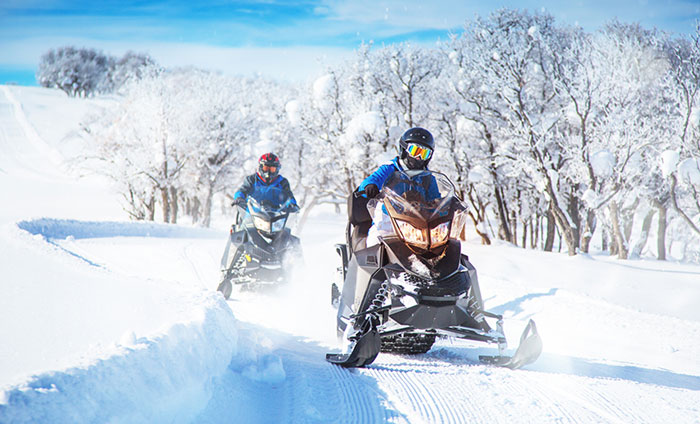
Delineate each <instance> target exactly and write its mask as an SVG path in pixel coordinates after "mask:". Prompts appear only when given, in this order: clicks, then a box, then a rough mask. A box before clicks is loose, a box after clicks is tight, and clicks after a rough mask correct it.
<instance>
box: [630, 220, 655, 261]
mask: <svg viewBox="0 0 700 424" xmlns="http://www.w3.org/2000/svg"><path fill="white" fill-rule="evenodd" d="M654 213H655V211H654V209H649V211H648V212H647V214H646V215H645V216H644V221H642V233H641V234H640V235H639V240H637V243H635V245H634V247H633V248H632V257H639V256H641V255H642V250H644V246H646V245H647V240H648V239H649V229H650V228H651V219H652V218H653V217H654Z"/></svg>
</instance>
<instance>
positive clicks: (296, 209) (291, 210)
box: [285, 204, 299, 213]
mask: <svg viewBox="0 0 700 424" xmlns="http://www.w3.org/2000/svg"><path fill="white" fill-rule="evenodd" d="M285 211H286V212H289V213H295V212H299V206H297V205H295V204H290V205H287V207H286V208H285Z"/></svg>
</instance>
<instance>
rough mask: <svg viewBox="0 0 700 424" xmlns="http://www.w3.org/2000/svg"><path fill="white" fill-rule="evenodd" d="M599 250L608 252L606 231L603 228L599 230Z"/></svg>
mask: <svg viewBox="0 0 700 424" xmlns="http://www.w3.org/2000/svg"><path fill="white" fill-rule="evenodd" d="M600 250H602V251H603V252H607V251H608V230H606V229H605V227H603V229H602V230H601V235H600Z"/></svg>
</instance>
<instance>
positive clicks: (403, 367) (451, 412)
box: [365, 357, 483, 423]
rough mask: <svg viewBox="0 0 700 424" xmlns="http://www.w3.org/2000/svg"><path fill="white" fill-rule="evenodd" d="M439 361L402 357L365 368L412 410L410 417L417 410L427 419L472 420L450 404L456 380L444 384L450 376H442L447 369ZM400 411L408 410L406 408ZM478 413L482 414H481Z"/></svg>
mask: <svg viewBox="0 0 700 424" xmlns="http://www.w3.org/2000/svg"><path fill="white" fill-rule="evenodd" d="M399 358H402V357H399ZM402 359H403V358H402ZM441 365H442V364H439V363H438V364H430V363H427V362H425V361H420V360H415V361H412V360H411V359H406V360H402V361H401V362H399V363H394V364H391V363H389V364H378V365H375V366H372V367H370V368H368V369H367V370H366V371H365V372H366V373H367V374H369V375H371V376H372V377H373V378H376V379H377V380H378V381H381V382H382V383H383V384H382V387H384V388H385V390H388V389H389V388H390V389H391V391H392V395H393V397H395V398H397V399H399V400H401V405H402V406H403V407H404V408H406V409H410V410H411V412H413V413H410V417H411V418H412V419H413V418H414V417H415V415H416V413H418V415H420V417H421V419H422V420H423V421H425V422H428V423H433V422H444V423H458V422H470V421H473V419H474V418H476V417H470V419H468V420H464V419H463V418H462V414H461V413H460V411H459V410H458V409H456V408H455V407H454V399H453V396H452V395H453V394H454V393H458V392H459V391H460V390H461V389H460V388H459V385H458V383H452V382H450V384H445V383H446V380H451V379H452V378H451V377H452V376H449V377H447V376H445V372H447V373H448V374H449V371H448V370H446V369H444V367H443V366H441ZM436 380H437V381H436ZM436 386H437V387H436ZM446 388H447V389H446ZM436 389H437V390H436ZM403 412H405V413H407V414H408V411H403ZM480 417H481V418H483V415H482V416H480Z"/></svg>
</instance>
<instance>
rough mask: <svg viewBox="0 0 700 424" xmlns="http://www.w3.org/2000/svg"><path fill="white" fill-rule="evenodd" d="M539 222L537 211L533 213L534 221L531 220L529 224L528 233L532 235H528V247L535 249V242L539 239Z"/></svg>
mask: <svg viewBox="0 0 700 424" xmlns="http://www.w3.org/2000/svg"><path fill="white" fill-rule="evenodd" d="M540 222H541V218H540V214H539V213H537V214H535V221H534V222H532V221H531V224H530V225H531V227H530V229H531V232H530V235H531V236H532V237H530V249H537V243H539V241H540Z"/></svg>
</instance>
